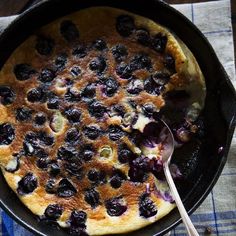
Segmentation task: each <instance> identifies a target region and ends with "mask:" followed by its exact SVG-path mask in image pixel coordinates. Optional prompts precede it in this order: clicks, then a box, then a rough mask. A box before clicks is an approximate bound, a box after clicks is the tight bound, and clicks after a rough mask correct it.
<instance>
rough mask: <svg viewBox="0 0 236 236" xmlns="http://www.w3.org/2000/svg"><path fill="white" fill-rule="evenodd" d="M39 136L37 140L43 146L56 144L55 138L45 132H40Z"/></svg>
mask: <svg viewBox="0 0 236 236" xmlns="http://www.w3.org/2000/svg"><path fill="white" fill-rule="evenodd" d="M37 136H38V137H37V138H38V139H39V140H40V143H41V144H42V145H46V146H51V145H53V143H54V137H53V136H50V135H48V134H47V133H46V132H44V131H40V132H39V133H38V135H37Z"/></svg>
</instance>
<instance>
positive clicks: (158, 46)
mask: <svg viewBox="0 0 236 236" xmlns="http://www.w3.org/2000/svg"><path fill="white" fill-rule="evenodd" d="M151 44H152V48H153V49H154V50H155V51H157V52H160V53H163V52H164V51H165V49H166V44H167V36H165V35H162V34H161V33H158V34H156V35H155V36H154V37H153V38H152V39H151Z"/></svg>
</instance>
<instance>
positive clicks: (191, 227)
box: [164, 162, 199, 236]
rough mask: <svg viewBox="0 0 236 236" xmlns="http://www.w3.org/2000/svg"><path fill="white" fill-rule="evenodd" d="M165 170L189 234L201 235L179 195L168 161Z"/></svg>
mask: <svg viewBox="0 0 236 236" xmlns="http://www.w3.org/2000/svg"><path fill="white" fill-rule="evenodd" d="M164 172H165V176H166V179H167V182H168V184H169V187H170V190H171V193H172V195H173V198H174V200H175V203H176V205H177V207H178V209H179V213H180V215H181V218H182V220H183V223H184V224H185V227H186V229H187V231H188V235H190V236H199V234H198V232H197V230H196V229H195V227H194V225H193V223H192V221H191V219H190V218H189V216H188V213H187V211H186V210H185V207H184V205H183V203H182V200H181V198H180V196H179V193H178V191H177V189H176V187H175V183H174V181H173V178H172V176H171V173H170V169H169V164H168V162H165V163H164Z"/></svg>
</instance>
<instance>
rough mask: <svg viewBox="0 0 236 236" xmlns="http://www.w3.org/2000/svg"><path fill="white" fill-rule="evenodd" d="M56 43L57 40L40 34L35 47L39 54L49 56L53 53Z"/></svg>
mask: <svg viewBox="0 0 236 236" xmlns="http://www.w3.org/2000/svg"><path fill="white" fill-rule="evenodd" d="M54 45H55V42H54V40H53V39H51V38H47V37H44V36H38V37H37V41H36V45H35V49H36V50H37V52H38V53H39V54H41V55H44V56H47V55H50V54H51V53H52V50H53V48H54Z"/></svg>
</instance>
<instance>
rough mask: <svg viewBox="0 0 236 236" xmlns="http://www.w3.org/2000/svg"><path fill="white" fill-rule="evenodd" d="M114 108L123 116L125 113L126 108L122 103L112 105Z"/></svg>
mask: <svg viewBox="0 0 236 236" xmlns="http://www.w3.org/2000/svg"><path fill="white" fill-rule="evenodd" d="M112 110H113V111H114V112H116V113H117V114H118V115H119V116H121V117H123V116H124V114H125V108H124V107H123V106H122V105H120V104H115V105H113V106H112Z"/></svg>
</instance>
